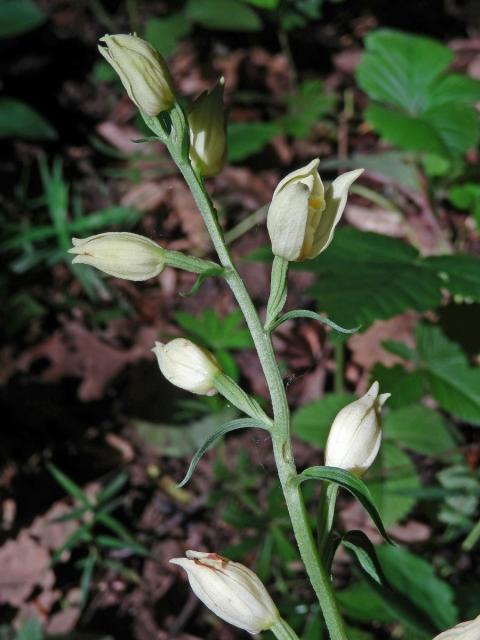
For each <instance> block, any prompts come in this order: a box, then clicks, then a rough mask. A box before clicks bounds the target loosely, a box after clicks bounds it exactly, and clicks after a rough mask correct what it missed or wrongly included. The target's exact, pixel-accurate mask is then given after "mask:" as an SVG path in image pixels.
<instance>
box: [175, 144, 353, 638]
mask: <svg viewBox="0 0 480 640" xmlns="http://www.w3.org/2000/svg"><path fill="white" fill-rule="evenodd" d="M169 146H170V145H169ZM170 152H171V153H172V156H173V158H174V160H175V161H176V162H177V165H178V167H179V169H180V171H181V173H182V175H183V177H184V178H185V181H186V182H187V184H188V186H189V188H190V190H191V192H192V195H193V197H194V200H195V202H196V204H197V206H198V208H199V210H200V212H201V214H202V217H203V219H204V221H205V225H206V227H207V230H208V232H209V234H210V237H211V239H212V242H213V245H214V247H215V249H216V251H217V254H218V258H219V260H220V263H221V265H222V266H223V267H224V269H225V275H224V277H225V279H226V281H227V283H228V285H229V286H230V289H231V290H232V293H233V294H234V296H235V298H236V300H237V302H238V305H239V307H240V309H241V310H242V312H243V315H244V317H245V321H246V323H247V326H248V328H249V330H250V333H251V335H252V338H253V341H254V344H255V347H256V350H257V353H258V357H259V359H260V363H261V365H262V368H263V372H264V374H265V378H266V381H267V384H268V388H269V391H270V396H271V402H272V408H273V415H274V426H273V427H272V442H273V450H274V454H275V462H276V465H277V470H278V475H279V479H280V483H281V485H282V489H283V493H284V496H285V502H286V504H287V509H288V512H289V515H290V519H291V521H292V526H293V531H294V534H295V538H296V540H297V544H298V548H299V550H300V555H301V557H302V560H303V562H304V564H305V568H306V570H307V574H308V576H309V578H310V581H311V583H312V586H313V588H314V590H315V593H316V595H317V597H318V600H319V603H320V607H321V609H322V612H323V615H324V618H325V622H326V625H327V627H328V630H329V632H330V637H331V639H332V640H347V635H346V631H345V627H344V624H343V620H342V617H341V615H340V612H339V610H338V606H337V603H336V601H335V596H334V593H333V589H332V585H331V582H330V579H329V577H328V575H327V573H326V571H325V568H324V567H323V564H322V562H321V560H320V557H319V555H318V551H317V548H316V545H315V540H314V538H313V534H312V530H311V527H310V523H309V518H308V514H307V510H306V507H305V502H304V500H303V495H302V493H301V490H300V488H299V487H298V486H296V485H295V483H294V482H290V481H291V480H292V479H293V478H295V477H296V475H297V470H296V467H295V462H294V459H293V455H292V447H291V437H290V410H289V406H288V402H287V397H286V393H285V387H284V385H283V380H282V377H281V374H280V370H279V368H278V364H277V360H276V357H275V353H274V350H273V346H272V341H271V338H270V333H269V332H268V331H264V329H263V327H262V323H261V322H260V319H259V317H258V314H257V311H256V309H255V306H254V305H253V302H252V300H251V298H250V295H249V293H248V291H247V289H246V287H245V284H244V282H243V280H242V278H241V277H240V275H239V273H238V271H237V270H236V268H235V266H234V264H233V262H232V260H231V257H230V254H229V251H228V249H227V246H226V244H225V240H224V237H223V232H222V229H221V227H220V225H219V223H218V217H217V212H216V210H215V207H214V206H213V203H212V201H211V199H210V196H209V195H208V193H207V191H206V189H205V187H204V185H203V182H202V179H201V177H200V176H198V175H197V174H196V172H195V170H194V169H193V168H192V166H191V164H190V162H189V161H188V159H187V158H183V157H179V154H178V153H176V149H175V148H174V147H173V148H170ZM284 637H287V636H284Z"/></svg>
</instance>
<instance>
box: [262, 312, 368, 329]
mask: <svg viewBox="0 0 480 640" xmlns="http://www.w3.org/2000/svg"><path fill="white" fill-rule="evenodd" d="M296 318H311V319H312V320H318V321H319V322H321V323H322V324H325V325H327V327H330V328H331V329H334V330H335V331H338V332H339V333H355V332H356V331H358V330H359V329H360V327H353V329H344V328H343V327H341V326H340V325H338V324H336V323H335V322H333V320H329V319H328V318H326V317H325V316H321V315H320V314H319V313H315V311H309V310H308V309H295V310H294V311H287V313H284V314H283V316H280V318H278V319H277V320H275V322H273V323H272V324H271V326H270V329H271V331H273V330H274V329H276V328H277V327H278V326H280V325H281V324H282V323H284V322H286V321H287V320H295V319H296Z"/></svg>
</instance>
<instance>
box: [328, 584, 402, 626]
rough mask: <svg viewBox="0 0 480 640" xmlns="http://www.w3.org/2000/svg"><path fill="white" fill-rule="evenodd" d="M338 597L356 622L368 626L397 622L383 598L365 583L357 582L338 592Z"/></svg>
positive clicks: (346, 611)
mask: <svg viewBox="0 0 480 640" xmlns="http://www.w3.org/2000/svg"><path fill="white" fill-rule="evenodd" d="M336 596H337V598H338V601H339V602H340V605H341V606H342V608H343V609H344V611H345V613H346V614H348V615H349V616H351V617H352V618H353V619H354V620H358V621H359V622H367V623H368V624H371V623H372V622H384V623H390V622H394V621H395V620H396V616H395V614H394V613H393V612H391V611H389V610H388V609H387V608H386V607H385V604H384V601H383V599H382V598H381V596H379V595H378V594H377V593H376V592H375V591H373V589H371V588H370V587H369V586H368V585H366V584H365V583H363V582H356V583H355V584H353V585H351V586H350V587H347V588H346V589H342V590H341V591H338V592H337V593H336Z"/></svg>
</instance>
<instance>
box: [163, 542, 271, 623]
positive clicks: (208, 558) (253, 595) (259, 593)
mask: <svg viewBox="0 0 480 640" xmlns="http://www.w3.org/2000/svg"><path fill="white" fill-rule="evenodd" d="M186 556H187V557H186V558H174V559H173V560H170V562H172V563H173V564H178V565H179V566H180V567H182V568H183V569H185V571H186V572H187V574H188V580H189V582H190V586H191V588H192V590H193V592H194V593H195V595H196V596H198V598H200V600H201V601H202V602H203V604H205V605H206V606H207V607H208V608H209V609H211V610H212V611H213V612H214V613H216V614H217V616H219V617H220V618H222V620H225V621H226V622H229V623H230V624H233V625H234V626H236V627H239V628H240V629H244V630H245V631H248V632H249V633H251V634H253V635H255V634H257V633H260V631H263V630H265V629H270V628H271V627H272V626H273V625H274V624H275V623H276V622H277V621H278V620H279V619H280V615H279V613H278V610H277V608H276V606H275V604H274V602H273V600H272V599H271V597H270V596H269V594H268V591H267V590H266V589H265V587H264V586H263V584H262V582H261V581H260V579H259V578H258V576H256V575H255V574H254V573H253V571H251V570H250V569H248V568H247V567H245V566H244V565H243V564H240V563H238V562H232V561H231V560H228V559H227V558H222V556H219V555H217V554H216V553H201V552H199V551H187V552H186Z"/></svg>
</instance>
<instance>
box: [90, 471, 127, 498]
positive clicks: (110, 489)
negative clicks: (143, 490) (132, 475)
mask: <svg viewBox="0 0 480 640" xmlns="http://www.w3.org/2000/svg"><path fill="white" fill-rule="evenodd" d="M127 482H128V473H127V472H126V471H122V472H121V473H119V474H118V475H117V476H115V477H114V478H113V479H112V480H111V481H110V482H109V483H108V484H106V485H105V486H104V487H103V489H102V490H101V491H100V492H99V493H98V495H97V501H98V502H99V503H103V502H107V500H110V498H113V496H114V495H116V494H117V493H118V492H119V491H120V490H121V489H122V488H123V487H124V486H125V484H126V483H127Z"/></svg>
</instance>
